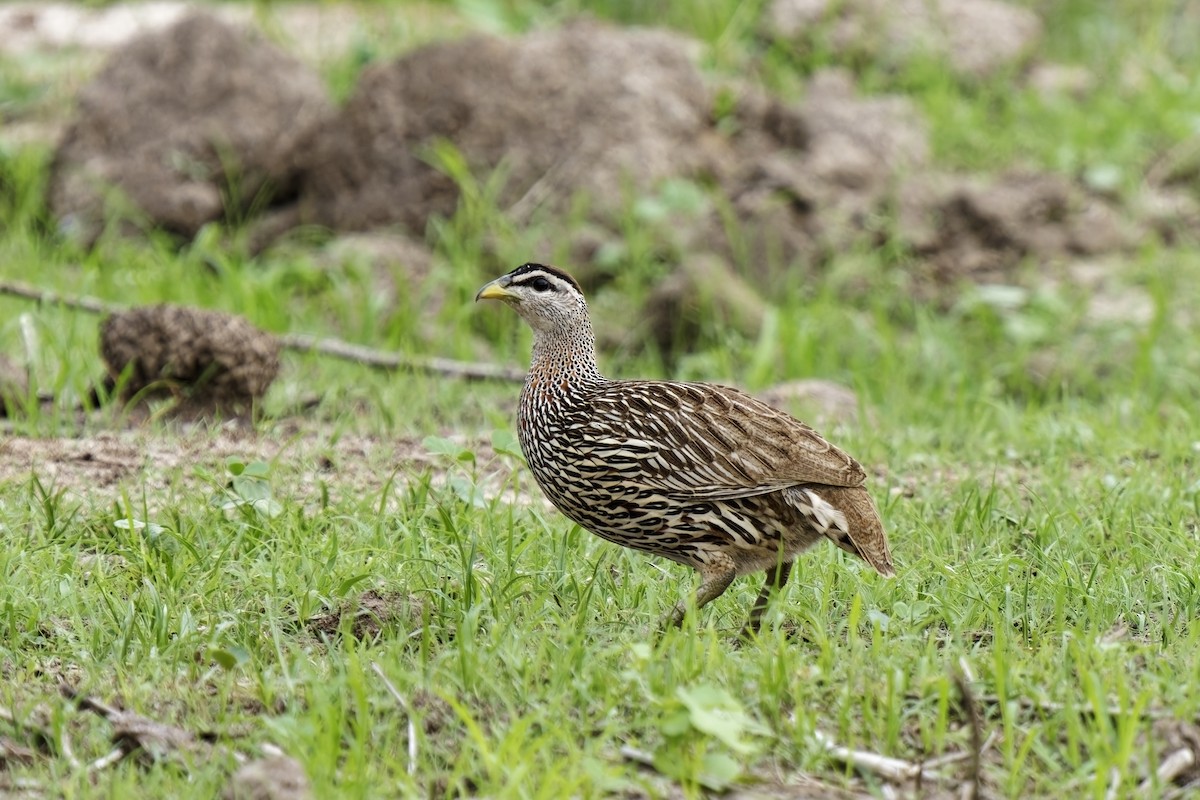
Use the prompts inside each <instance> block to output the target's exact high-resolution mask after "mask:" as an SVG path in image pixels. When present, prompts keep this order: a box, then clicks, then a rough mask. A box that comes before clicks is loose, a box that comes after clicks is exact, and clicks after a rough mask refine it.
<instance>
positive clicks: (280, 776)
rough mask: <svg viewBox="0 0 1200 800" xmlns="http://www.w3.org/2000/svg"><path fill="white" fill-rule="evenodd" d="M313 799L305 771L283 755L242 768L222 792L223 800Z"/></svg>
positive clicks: (250, 762)
mask: <svg viewBox="0 0 1200 800" xmlns="http://www.w3.org/2000/svg"><path fill="white" fill-rule="evenodd" d="M311 797H312V785H311V784H310V783H309V782H308V775H306V774H305V772H304V767H303V766H302V765H301V764H300V762H299V761H297V760H296V759H294V758H289V757H288V756H284V755H277V756H271V757H269V758H260V759H258V760H257V761H249V762H247V763H245V764H243V765H242V766H241V768H240V769H238V771H237V772H235V773H233V775H232V776H231V777H230V779H229V783H228V784H227V785H226V786H225V790H224V791H223V792H221V798H222V800H309V798H311Z"/></svg>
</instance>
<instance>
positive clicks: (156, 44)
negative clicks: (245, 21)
mask: <svg viewBox="0 0 1200 800" xmlns="http://www.w3.org/2000/svg"><path fill="white" fill-rule="evenodd" d="M329 112H330V105H329V101H328V99H327V97H326V94H325V90H324V87H323V85H322V83H321V80H320V79H319V78H318V77H317V76H316V74H314V73H313V72H312V71H311V70H309V69H308V68H307V67H305V66H304V65H303V64H301V63H300V62H299V61H297V60H296V59H294V58H292V57H290V56H288V55H286V54H284V53H282V52H280V51H279V50H277V49H275V48H274V47H272V46H271V45H269V44H266V43H265V42H263V41H262V40H261V39H259V38H257V37H256V36H253V35H250V34H248V33H247V32H245V31H243V30H241V29H239V28H235V27H233V26H230V25H228V24H226V23H223V22H220V21H218V20H217V19H215V18H213V17H210V16H206V15H202V14H196V15H192V16H189V17H187V18H185V19H184V20H182V21H180V22H179V23H177V24H175V25H173V26H171V27H170V28H168V29H166V30H163V31H158V32H154V33H150V34H147V35H145V36H143V37H141V38H139V39H137V40H135V41H133V42H132V43H130V44H129V45H128V46H127V47H125V48H123V49H122V50H120V51H118V52H117V53H116V54H115V55H114V56H113V57H112V59H111V60H110V61H109V62H108V64H107V65H106V66H105V67H104V69H103V70H101V72H100V74H99V75H97V76H96V77H95V79H93V80H92V81H91V82H90V83H89V84H88V85H86V86H85V87H84V88H83V89H82V90H81V91H80V93H79V96H78V100H77V108H76V111H75V114H74V117H73V119H72V121H71V124H70V126H69V127H68V129H67V133H66V135H65V136H64V138H63V141H62V143H61V144H60V145H59V147H58V150H57V152H56V153H55V157H54V162H53V164H52V168H51V177H50V187H49V204H50V208H51V210H52V211H53V212H54V213H55V215H56V216H58V218H59V220H60V223H61V225H62V227H63V228H64V230H67V231H69V232H71V233H73V234H77V235H78V236H79V237H80V238H81V239H83V240H84V241H87V242H91V241H94V239H95V238H96V236H97V235H98V234H99V233H100V231H101V230H102V229H103V225H104V224H105V222H106V221H107V220H109V219H111V218H112V217H113V216H114V215H116V216H117V217H118V218H125V217H137V216H139V215H141V216H143V217H144V220H145V222H146V223H148V224H150V225H153V226H158V227H162V228H165V229H166V230H169V231H172V232H174V233H178V234H181V235H184V236H188V237H190V236H193V235H195V233H196V232H197V231H198V230H199V228H200V226H202V225H204V224H205V223H206V222H210V221H212V220H216V219H219V218H222V217H223V216H226V215H232V216H237V215H239V214H241V213H242V212H243V211H245V210H246V209H248V208H250V207H251V206H254V207H261V206H263V205H266V204H268V203H269V202H270V200H271V198H275V199H278V198H281V197H287V196H288V195H289V194H292V195H294V193H295V180H296V175H297V170H298V159H299V158H300V157H302V156H303V155H304V149H303V148H304V143H305V141H306V137H307V136H308V134H309V133H310V132H311V130H312V129H313V128H314V127H315V126H316V124H317V123H318V121H320V120H321V119H323V118H324V117H325V116H326V115H327V114H328V113H329ZM114 190H115V191H114Z"/></svg>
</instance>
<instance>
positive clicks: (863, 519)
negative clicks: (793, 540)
mask: <svg viewBox="0 0 1200 800" xmlns="http://www.w3.org/2000/svg"><path fill="white" fill-rule="evenodd" d="M819 492H820V495H821V498H822V499H823V500H825V502H827V503H828V504H829V505H831V506H833V507H834V508H836V509H837V510H838V511H840V512H841V513H842V515H843V516H844V517H845V520H846V530H842V529H841V527H840V526H836V525H834V526H830V527H829V528H828V529H826V531H825V535H826V536H828V537H829V538H830V539H832V540H833V543H834V544H836V545H837V546H838V547H840V548H842V549H843V550H845V551H846V552H848V553H853V554H854V555H856V556H858V557H859V558H861V559H862V560H863V561H866V562H867V563H868V564H870V565H871V566H872V567H874V568H875V569H876V571H878V572H879V574H880V575H883V576H885V577H888V578H891V577H894V576H895V574H896V567H895V565H894V564H893V563H892V550H891V548H890V547H889V546H888V539H887V533H886V532H885V531H884V530H883V522H882V521H881V520H880V519H879V509H878V508H876V507H875V501H874V500H872V499H871V494H870V492H868V491H867V490H866V489H864V488H862V487H861V486H822V487H821V488H820V489H819Z"/></svg>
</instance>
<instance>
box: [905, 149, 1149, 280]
mask: <svg viewBox="0 0 1200 800" xmlns="http://www.w3.org/2000/svg"><path fill="white" fill-rule="evenodd" d="M899 216H900V224H899V225H898V230H899V232H900V235H901V236H902V237H904V239H905V240H906V243H907V244H908V245H909V247H911V249H912V251H913V253H914V254H915V255H916V256H918V257H919V258H920V260H921V264H922V266H920V267H919V269H918V271H919V272H920V273H921V274H922V275H923V276H924V277H926V278H928V279H930V280H931V281H932V282H933V284H934V285H935V286H937V287H945V286H953V285H955V284H958V283H961V282H964V281H970V282H973V283H1014V282H1016V278H1015V272H1016V270H1017V268H1018V266H1019V265H1020V263H1021V262H1022V261H1023V260H1024V259H1026V258H1036V259H1038V260H1039V261H1041V262H1048V261H1049V262H1062V261H1067V260H1071V259H1073V258H1078V257H1089V256H1096V255H1100V254H1104V253H1112V252H1119V251H1121V250H1123V249H1126V248H1128V247H1130V246H1132V245H1133V244H1134V243H1135V241H1136V240H1137V237H1138V235H1139V233H1138V231H1137V230H1136V229H1135V228H1134V227H1133V226H1132V224H1131V223H1129V222H1127V221H1125V220H1124V219H1123V218H1122V216H1121V215H1120V214H1118V212H1117V211H1116V210H1115V209H1114V208H1113V207H1112V206H1110V205H1109V204H1108V203H1107V202H1106V201H1104V200H1103V199H1101V198H1098V197H1096V196H1093V195H1091V194H1089V193H1088V192H1086V191H1085V190H1083V189H1082V188H1080V187H1079V186H1077V185H1076V184H1075V183H1073V182H1072V181H1070V180H1069V179H1067V178H1065V177H1063V176H1061V175H1055V174H1052V173H1040V172H1028V171H1015V172H1009V173H1005V174H1002V175H999V176H997V177H995V178H993V179H982V178H976V177H963V176H945V175H940V176H939V175H923V176H919V177H916V178H914V179H913V180H911V181H908V182H907V183H906V184H905V186H904V188H903V189H902V191H901V192H900V206H899Z"/></svg>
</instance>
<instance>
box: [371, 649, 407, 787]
mask: <svg viewBox="0 0 1200 800" xmlns="http://www.w3.org/2000/svg"><path fill="white" fill-rule="evenodd" d="M371 669H372V670H373V671H374V672H375V674H376V675H378V676H379V680H381V681H383V685H384V687H385V688H387V690H388V694H390V695H391V696H392V697H393V698H395V700H396V702H397V703H398V704H399V706H400V709H401V710H402V711H403V712H404V715H405V716H406V717H407V718H408V774H409V775H415V774H416V772H417V726H416V723H414V722H413V714H412V707H411V706H410V705H409V704H408V700H406V699H405V698H404V695H402V694H400V690H399V689H397V688H396V685H395V684H393V683H392V682H391V681H390V680H388V676H387V675H384V674H383V670H382V669H381V668H380V667H379V664H377V663H375V662H374V661H372V662H371Z"/></svg>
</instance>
